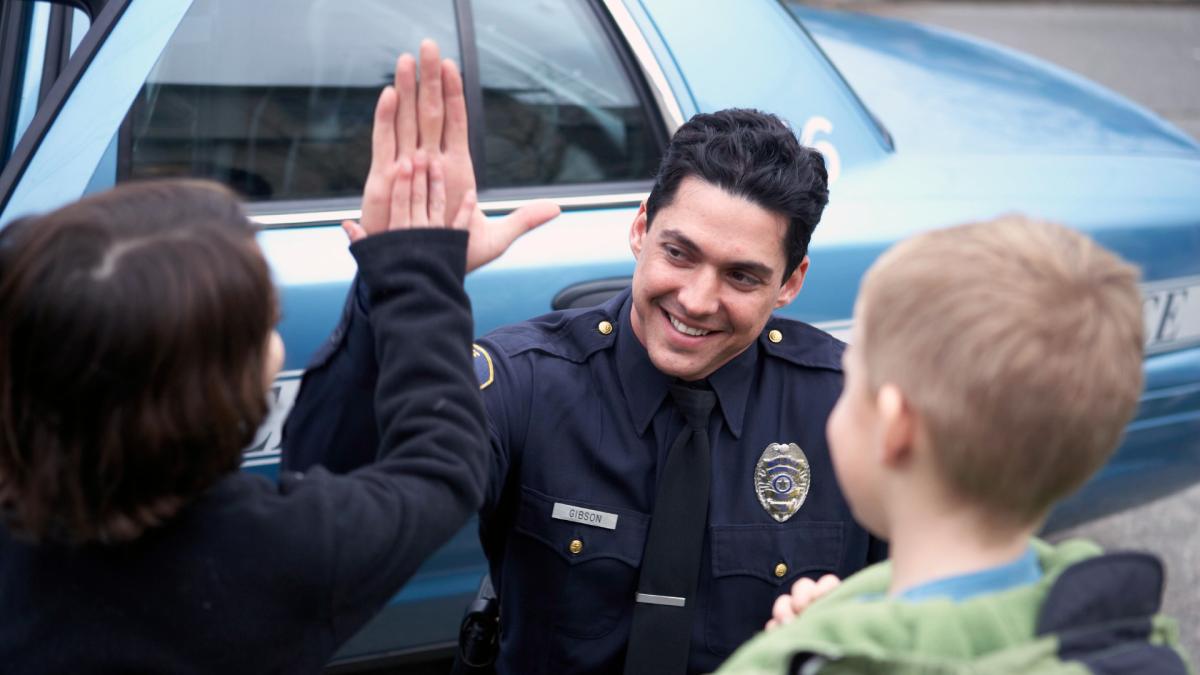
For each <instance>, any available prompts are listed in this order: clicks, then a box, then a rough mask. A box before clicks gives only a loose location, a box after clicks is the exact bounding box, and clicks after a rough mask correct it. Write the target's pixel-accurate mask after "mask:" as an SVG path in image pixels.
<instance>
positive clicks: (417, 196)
mask: <svg viewBox="0 0 1200 675" xmlns="http://www.w3.org/2000/svg"><path fill="white" fill-rule="evenodd" d="M412 165H413V172H412V221H411V222H412V226H413V227H428V226H429V155H428V154H427V153H426V152H425V151H424V150H417V152H416V154H414V155H413V163H412Z"/></svg>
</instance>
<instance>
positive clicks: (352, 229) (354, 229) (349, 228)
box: [342, 220, 367, 244]
mask: <svg viewBox="0 0 1200 675" xmlns="http://www.w3.org/2000/svg"><path fill="white" fill-rule="evenodd" d="M342 232H345V233H346V238H347V239H349V240H350V243H351V244H353V243H354V242H356V241H359V240H360V239H365V238H366V237H367V233H366V231H365V230H363V229H362V226H361V225H359V224H358V223H356V222H354V221H353V220H343V221H342Z"/></svg>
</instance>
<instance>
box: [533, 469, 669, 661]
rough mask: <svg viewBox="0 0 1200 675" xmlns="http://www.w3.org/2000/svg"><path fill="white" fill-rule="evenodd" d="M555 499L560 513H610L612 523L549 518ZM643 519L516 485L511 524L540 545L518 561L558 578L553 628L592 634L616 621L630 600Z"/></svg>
mask: <svg viewBox="0 0 1200 675" xmlns="http://www.w3.org/2000/svg"><path fill="white" fill-rule="evenodd" d="M556 504H559V505H562V506H561V507H560V510H562V511H564V513H563V515H567V514H569V513H570V512H571V511H572V510H574V511H575V512H578V510H579V509H584V510H587V511H592V512H597V511H598V512H602V513H604V514H609V515H613V516H616V525H615V527H614V528H612V529H608V528H605V527H599V526H594V525H586V524H584V523H583V522H580V521H578V520H576V521H572V520H563V519H560V518H555V517H554V510H555V505H556ZM649 523H650V518H649V516H647V515H646V514H644V513H640V512H637V511H631V510H629V509H623V508H617V507H613V506H609V505H605V504H599V503H596V502H586V501H581V500H578V499H569V498H559V497H551V496H548V495H543V494H541V493H539V492H537V491H534V490H531V489H529V488H527V487H523V488H522V491H521V506H520V509H519V511H518V513H517V519H516V527H515V528H514V529H515V530H516V532H517V533H518V534H521V535H524V536H525V537H528V538H530V539H532V540H534V541H535V542H537V543H539V544H541V546H537V547H536V548H537V549H540V551H539V552H538V553H537V554H535V555H534V556H533V557H534V559H533V560H527V561H521V562H518V564H522V565H525V564H532V565H535V566H536V565H543V566H545V567H544V568H543V569H542V570H541V571H542V572H543V573H544V574H542V575H541V578H542V579H554V580H557V581H558V582H559V584H560V588H558V589H557V591H556V592H554V593H553V594H554V596H555V597H556V598H557V601H556V602H555V603H554V607H553V609H552V614H553V621H554V625H555V628H556V629H557V631H559V632H561V633H563V634H566V635H570V636H572V637H579V638H597V637H601V636H604V635H606V634H608V633H609V632H611V631H612V630H613V628H614V627H616V625H617V624H618V623H619V622H620V621H621V618H622V616H624V615H625V614H626V613H627V612H628V611H629V608H630V607H631V606H632V605H633V597H634V594H635V593H636V589H637V580H638V570H639V568H640V566H641V562H642V549H643V548H645V545H646V531H647V528H648V527H649ZM534 571H535V572H536V571H537V570H536V569H535V570H534ZM530 590H533V589H530Z"/></svg>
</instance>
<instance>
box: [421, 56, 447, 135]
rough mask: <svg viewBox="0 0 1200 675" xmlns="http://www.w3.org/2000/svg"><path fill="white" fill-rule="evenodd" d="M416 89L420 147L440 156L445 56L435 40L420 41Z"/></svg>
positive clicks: (443, 108) (443, 109) (443, 112)
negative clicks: (419, 71) (419, 70)
mask: <svg viewBox="0 0 1200 675" xmlns="http://www.w3.org/2000/svg"><path fill="white" fill-rule="evenodd" d="M417 88H418V91H417V120H418V121H417V123H418V126H419V129H420V138H419V140H418V147H421V148H425V149H426V150H428V151H429V152H431V153H437V152H440V151H441V148H442V124H443V121H444V119H445V110H446V109H445V106H444V102H443V101H442V55H441V53H440V52H439V51H438V46H437V43H436V42H434V41H433V40H429V39H425V40H421V80H420V83H419V84H418V85H417Z"/></svg>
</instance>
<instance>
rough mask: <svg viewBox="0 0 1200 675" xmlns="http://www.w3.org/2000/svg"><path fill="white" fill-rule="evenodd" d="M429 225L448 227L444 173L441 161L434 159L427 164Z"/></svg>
mask: <svg viewBox="0 0 1200 675" xmlns="http://www.w3.org/2000/svg"><path fill="white" fill-rule="evenodd" d="M429 224H430V225H433V226H435V227H449V226H450V223H449V222H447V221H446V172H445V171H443V170H442V160H440V159H438V158H436V157H434V158H433V159H432V160H430V162H429Z"/></svg>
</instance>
